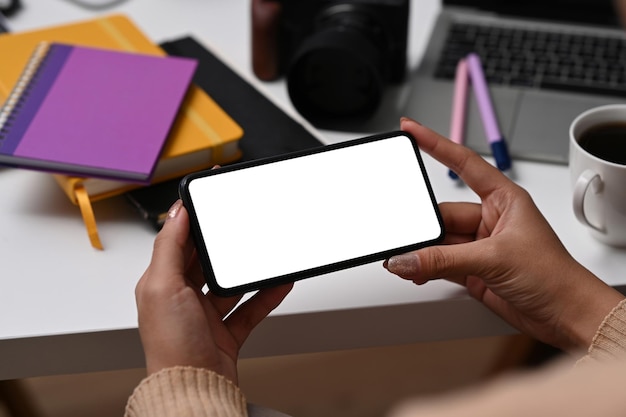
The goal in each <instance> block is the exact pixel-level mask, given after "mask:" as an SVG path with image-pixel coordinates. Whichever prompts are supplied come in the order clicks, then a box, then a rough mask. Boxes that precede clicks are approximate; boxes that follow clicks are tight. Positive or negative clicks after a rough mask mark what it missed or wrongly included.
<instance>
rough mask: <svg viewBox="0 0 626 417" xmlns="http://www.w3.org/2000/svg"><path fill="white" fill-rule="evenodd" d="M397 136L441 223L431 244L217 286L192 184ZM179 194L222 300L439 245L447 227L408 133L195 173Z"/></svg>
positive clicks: (206, 270)
mask: <svg viewBox="0 0 626 417" xmlns="http://www.w3.org/2000/svg"><path fill="white" fill-rule="evenodd" d="M397 136H405V137H407V139H409V140H410V143H411V145H412V149H413V150H414V152H415V157H416V161H417V163H418V165H419V168H420V172H421V174H422V177H423V179H424V184H425V186H426V189H427V191H428V195H429V198H430V202H431V204H432V207H433V210H434V213H435V215H436V218H437V221H438V223H439V230H440V234H439V236H437V237H436V238H434V239H431V240H428V241H422V242H415V243H414V244H411V245H406V246H402V247H394V248H390V249H388V250H385V251H381V252H377V253H372V254H368V255H364V256H360V257H357V258H351V259H346V260H344V261H340V262H335V263H332V264H327V265H321V266H318V267H314V268H309V269H306V270H301V271H297V272H293V273H289V274H285V275H280V276H276V277H273V278H268V279H263V280H259V281H253V282H250V283H246V284H243V285H237V286H234V287H228V288H225V287H222V286H220V285H219V284H218V281H217V279H216V277H215V274H214V271H213V267H212V265H211V261H210V256H209V253H208V250H207V247H206V244H205V242H204V237H203V235H202V231H201V227H200V222H199V220H198V216H197V213H196V211H195V207H194V204H193V201H192V198H191V196H190V193H189V185H190V183H191V182H192V181H194V180H196V179H199V178H204V177H208V176H213V175H224V174H226V173H228V172H232V171H237V170H242V169H247V168H251V167H255V166H259V165H264V164H272V163H277V162H281V161H285V160H289V159H294V158H301V157H306V156H309V155H313V154H317V153H322V152H332V151H334V150H337V149H343V148H347V147H351V146H358V145H361V144H365V143H369V142H373V141H378V140H384V139H389V138H393V137H397ZM179 194H180V197H181V199H182V201H183V204H184V206H185V208H186V209H187V211H188V213H189V220H190V227H191V234H192V237H193V240H194V243H195V245H196V251H197V253H198V258H199V261H200V265H201V268H202V272H203V275H204V278H205V281H206V283H207V285H208V287H209V290H210V291H211V292H212V293H214V294H217V295H219V296H232V295H238V294H242V293H246V292H250V291H256V290H259V289H261V288H265V287H269V286H275V285H279V284H282V283H287V282H293V281H298V280H301V279H305V278H311V277H314V276H317V275H322V274H326V273H330V272H335V271H339V270H342V269H346V268H351V267H355V266H359V265H363V264H367V263H371V262H375V261H379V260H383V259H387V258H389V257H390V256H393V255H397V254H401V253H406V252H409V251H412V250H416V249H419V248H423V247H426V246H430V245H434V244H436V243H438V242H440V241H441V240H442V239H443V237H444V235H445V230H444V224H443V220H442V218H441V213H440V211H439V207H438V204H437V200H436V198H435V195H434V192H433V189H432V186H431V183H430V180H429V178H428V174H427V172H426V168H425V166H424V162H423V160H422V157H421V154H420V151H419V148H418V146H417V144H416V142H415V139H414V138H413V137H412V136H411V135H410V134H408V133H407V132H403V131H393V132H389V133H384V134H378V135H372V136H367V137H363V138H359V139H353V140H349V141H345V142H340V143H336V144H331V145H324V146H320V147H315V148H311V149H306V150H301V151H296V152H291V153H286V154H282V155H277V156H271V157H267V158H261V159H256V160H252V161H246V162H241V163H235V164H232V165H228V166H224V167H220V168H218V169H212V170H205V171H199V172H196V173H192V174H189V175H187V176H185V177H184V178H183V179H182V180H181V182H180V186H179ZM233 233H236V232H235V231H234V232H233Z"/></svg>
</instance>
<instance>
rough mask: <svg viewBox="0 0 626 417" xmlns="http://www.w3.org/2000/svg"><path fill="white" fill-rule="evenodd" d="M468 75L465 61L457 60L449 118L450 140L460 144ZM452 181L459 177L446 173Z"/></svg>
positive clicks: (451, 172) (463, 126)
mask: <svg viewBox="0 0 626 417" xmlns="http://www.w3.org/2000/svg"><path fill="white" fill-rule="evenodd" d="M468 84H469V75H468V70H467V62H466V61H465V59H461V60H459V63H458V64H457V66H456V75H455V78H454V95H453V97H452V114H451V117H450V140H451V141H453V142H454V143H458V144H462V143H463V135H464V131H465V114H466V107H467V88H468ZM448 175H449V176H450V178H452V179H457V178H459V176H458V175H457V174H456V173H455V172H454V171H452V170H450V171H448Z"/></svg>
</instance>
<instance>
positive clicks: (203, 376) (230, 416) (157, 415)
mask: <svg viewBox="0 0 626 417" xmlns="http://www.w3.org/2000/svg"><path fill="white" fill-rule="evenodd" d="M125 416H126V417H135V416H151V417H165V416H220V417H242V416H247V411H246V399H245V397H244V396H243V393H242V392H241V391H240V390H239V388H238V387H237V386H236V385H235V384H234V383H232V382H231V381H230V380H228V379H226V378H225V377H223V376H222V375H219V374H217V373H215V372H213V371H210V370H207V369H201V368H192V367H182V366H177V367H173V368H166V369H163V370H161V371H159V372H156V373H154V374H152V375H150V376H148V377H147V378H145V379H144V380H143V381H141V383H140V384H139V385H138V386H137V388H135V391H134V392H133V394H132V395H131V397H130V398H129V399H128V403H127V404H126V413H125Z"/></svg>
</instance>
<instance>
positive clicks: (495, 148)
mask: <svg viewBox="0 0 626 417" xmlns="http://www.w3.org/2000/svg"><path fill="white" fill-rule="evenodd" d="M465 59H466V61H467V68H468V71H469V76H470V79H471V81H472V86H473V87H474V94H475V96H476V101H477V102H478V108H479V109H480V116H481V118H482V121H483V126H484V128H485V133H486V135H487V140H488V142H489V144H490V146H491V151H492V152H493V156H494V159H495V160H496V165H497V166H498V168H499V169H500V170H501V171H506V170H507V169H509V168H511V158H510V157H509V152H508V150H507V146H506V142H505V141H504V137H503V136H502V134H501V133H500V127H499V126H498V120H497V119H496V112H495V111H494V109H493V104H492V102H491V96H490V95H489V87H488V85H487V80H486V79H485V74H484V72H483V66H482V64H481V62H480V58H479V57H478V55H476V54H474V53H472V54H469V55H468V56H467V57H466V58H465Z"/></svg>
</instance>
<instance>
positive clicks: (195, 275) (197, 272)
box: [186, 250, 206, 291]
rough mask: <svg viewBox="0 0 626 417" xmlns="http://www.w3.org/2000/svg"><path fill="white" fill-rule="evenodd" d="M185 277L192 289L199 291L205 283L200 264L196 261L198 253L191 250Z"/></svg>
mask: <svg viewBox="0 0 626 417" xmlns="http://www.w3.org/2000/svg"><path fill="white" fill-rule="evenodd" d="M186 275H187V278H188V280H189V283H190V284H191V285H192V286H193V287H194V288H196V289H197V290H199V291H200V290H202V288H204V286H205V284H206V281H205V279H204V274H203V273H202V267H201V266H200V262H199V261H198V252H197V251H196V250H193V253H192V255H191V256H190V258H189V264H188V265H187V273H186Z"/></svg>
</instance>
